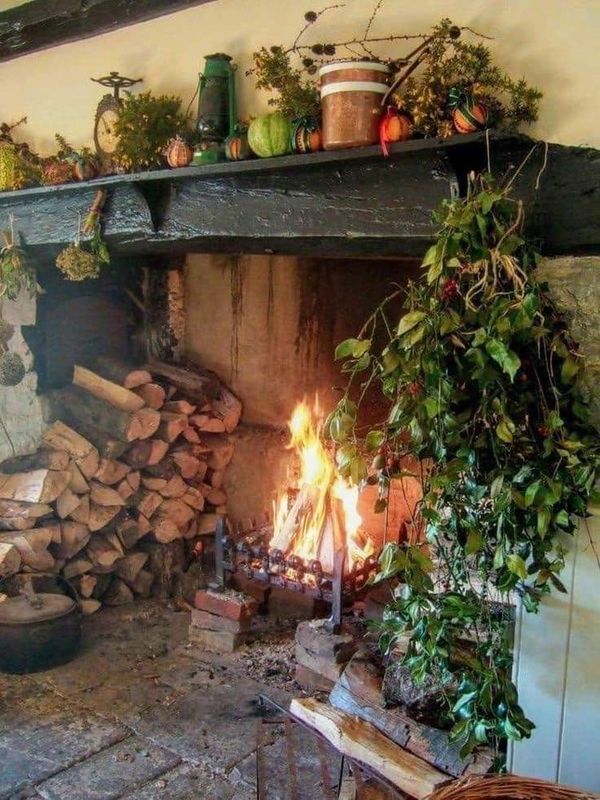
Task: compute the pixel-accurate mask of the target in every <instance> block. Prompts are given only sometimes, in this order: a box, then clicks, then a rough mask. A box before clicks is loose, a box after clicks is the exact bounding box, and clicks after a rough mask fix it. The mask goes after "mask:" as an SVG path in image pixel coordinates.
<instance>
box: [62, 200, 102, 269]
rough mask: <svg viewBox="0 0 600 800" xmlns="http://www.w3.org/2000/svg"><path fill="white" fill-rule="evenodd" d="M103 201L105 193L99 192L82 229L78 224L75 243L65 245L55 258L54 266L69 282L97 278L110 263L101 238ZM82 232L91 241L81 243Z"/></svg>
mask: <svg viewBox="0 0 600 800" xmlns="http://www.w3.org/2000/svg"><path fill="white" fill-rule="evenodd" d="M105 199H106V194H105V192H103V191H100V192H98V193H97V195H96V198H95V200H94V202H93V204H92V206H91V208H90V210H89V212H88V215H87V217H86V219H85V222H84V224H83V228H81V226H80V223H78V227H77V236H76V238H75V241H74V242H71V244H69V245H67V247H65V249H64V250H61V252H60V253H59V254H58V256H57V258H56V266H57V267H58V269H59V270H60V271H61V272H62V273H63V274H64V275H65V276H66V277H67V278H68V279H69V280H70V281H83V280H87V279H88V278H97V277H98V276H99V275H100V270H101V269H102V267H103V266H104V265H106V264H109V263H110V253H109V251H108V247H107V245H106V242H105V241H104V239H103V238H102V224H101V218H100V212H101V210H102V206H103V205H104V201H105ZM82 232H83V233H84V234H88V235H89V234H91V239H89V240H88V241H87V242H85V243H82V241H81V233H82Z"/></svg>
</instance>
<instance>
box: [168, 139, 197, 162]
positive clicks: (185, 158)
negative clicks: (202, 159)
mask: <svg viewBox="0 0 600 800" xmlns="http://www.w3.org/2000/svg"><path fill="white" fill-rule="evenodd" d="M193 157H194V151H193V150H192V148H191V147H190V146H189V144H188V143H187V142H185V141H184V140H183V139H182V138H181V136H175V137H173V139H171V141H170V142H169V143H168V145H167V147H166V149H165V158H166V159H167V164H168V165H169V166H170V167H173V169H176V168H177V167H187V165H188V164H189V163H190V162H191V160H192V158H193Z"/></svg>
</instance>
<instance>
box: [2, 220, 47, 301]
mask: <svg viewBox="0 0 600 800" xmlns="http://www.w3.org/2000/svg"><path fill="white" fill-rule="evenodd" d="M1 235H2V239H3V240H4V243H3V245H2V248H1V249H0V297H3V296H5V295H6V297H8V298H9V299H10V300H15V299H16V297H17V295H18V294H19V292H21V291H25V292H27V293H28V294H35V293H36V291H38V289H39V286H38V284H37V280H36V274H35V267H34V266H33V264H32V263H31V262H30V261H29V259H28V258H27V254H26V253H25V250H24V249H23V248H22V247H21V246H20V245H19V244H18V243H17V242H16V241H15V235H14V231H13V230H12V218H11V231H10V232H9V233H5V232H4V231H3V232H2V233H1Z"/></svg>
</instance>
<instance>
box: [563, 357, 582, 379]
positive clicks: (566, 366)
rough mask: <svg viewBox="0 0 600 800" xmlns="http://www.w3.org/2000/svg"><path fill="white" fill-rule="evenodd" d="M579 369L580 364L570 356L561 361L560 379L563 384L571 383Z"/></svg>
mask: <svg viewBox="0 0 600 800" xmlns="http://www.w3.org/2000/svg"><path fill="white" fill-rule="evenodd" d="M580 369H581V362H580V361H579V360H578V359H576V358H574V357H573V356H572V355H569V356H567V358H565V360H564V361H563V365H562V368H561V370H560V379H561V380H562V382H563V383H573V381H574V380H575V378H576V377H577V375H578V373H579V370H580Z"/></svg>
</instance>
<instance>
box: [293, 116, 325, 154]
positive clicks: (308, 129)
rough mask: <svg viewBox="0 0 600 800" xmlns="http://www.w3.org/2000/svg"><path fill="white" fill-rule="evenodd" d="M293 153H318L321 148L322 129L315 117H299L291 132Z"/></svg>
mask: <svg viewBox="0 0 600 800" xmlns="http://www.w3.org/2000/svg"><path fill="white" fill-rule="evenodd" d="M290 149H291V151H292V153H316V152H317V150H320V149H321V129H320V128H319V126H318V124H317V122H316V121H315V120H314V119H297V120H295V122H292V127H291V132H290Z"/></svg>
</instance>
